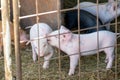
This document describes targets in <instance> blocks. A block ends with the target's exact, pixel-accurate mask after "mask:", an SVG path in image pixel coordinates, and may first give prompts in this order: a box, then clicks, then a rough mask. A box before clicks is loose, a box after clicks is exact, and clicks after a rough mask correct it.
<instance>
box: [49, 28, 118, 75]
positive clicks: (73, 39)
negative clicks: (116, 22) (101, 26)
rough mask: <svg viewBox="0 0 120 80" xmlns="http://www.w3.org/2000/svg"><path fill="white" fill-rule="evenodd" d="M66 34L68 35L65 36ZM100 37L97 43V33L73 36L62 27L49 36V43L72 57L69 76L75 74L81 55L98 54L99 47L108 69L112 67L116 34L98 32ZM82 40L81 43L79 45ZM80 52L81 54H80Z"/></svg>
mask: <svg viewBox="0 0 120 80" xmlns="http://www.w3.org/2000/svg"><path fill="white" fill-rule="evenodd" d="M59 31H60V34H61V35H60V39H59V38H58V32H59ZM63 33H66V34H63ZM98 34H99V37H98V39H99V40H98V41H99V42H97V36H98V35H97V32H93V33H90V34H80V35H78V34H73V33H72V32H71V31H69V30H68V29H66V28H65V27H63V26H62V27H61V28H60V30H56V31H54V32H52V33H50V34H49V36H52V35H55V36H52V37H48V43H49V44H50V45H52V46H55V47H57V48H59V40H60V49H61V50H62V51H64V52H65V53H66V54H67V55H69V57H70V69H69V73H68V74H69V75H72V74H74V71H75V68H76V66H77V63H78V60H79V55H80V56H87V55H93V54H96V53H97V50H98V45H99V52H100V51H104V52H105V54H106V59H105V62H107V66H106V69H110V68H111V67H112V62H113V59H114V45H115V43H116V34H115V33H113V32H110V31H98ZM79 38H80V43H79ZM79 45H80V48H79ZM79 50H80V54H79Z"/></svg>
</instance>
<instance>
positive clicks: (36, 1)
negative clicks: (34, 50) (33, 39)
mask: <svg viewBox="0 0 120 80" xmlns="http://www.w3.org/2000/svg"><path fill="white" fill-rule="evenodd" d="M35 10H36V14H37V16H36V23H38V22H39V16H38V13H39V12H38V0H35ZM37 26H38V27H37V34H38V35H37V36H38V37H39V25H37ZM37 41H38V64H40V57H39V55H40V48H39V47H40V45H39V43H40V39H38V40H37ZM38 73H39V80H41V76H40V75H41V69H40V65H39V66H38Z"/></svg>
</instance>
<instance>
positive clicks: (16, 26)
mask: <svg viewBox="0 0 120 80" xmlns="http://www.w3.org/2000/svg"><path fill="white" fill-rule="evenodd" d="M18 2H19V0H13V17H14V20H13V21H14V41H15V42H14V43H15V60H16V78H17V80H22V69H21V54H20V47H19V46H20V45H19V44H20V43H19V41H20V39H19V5H18Z"/></svg>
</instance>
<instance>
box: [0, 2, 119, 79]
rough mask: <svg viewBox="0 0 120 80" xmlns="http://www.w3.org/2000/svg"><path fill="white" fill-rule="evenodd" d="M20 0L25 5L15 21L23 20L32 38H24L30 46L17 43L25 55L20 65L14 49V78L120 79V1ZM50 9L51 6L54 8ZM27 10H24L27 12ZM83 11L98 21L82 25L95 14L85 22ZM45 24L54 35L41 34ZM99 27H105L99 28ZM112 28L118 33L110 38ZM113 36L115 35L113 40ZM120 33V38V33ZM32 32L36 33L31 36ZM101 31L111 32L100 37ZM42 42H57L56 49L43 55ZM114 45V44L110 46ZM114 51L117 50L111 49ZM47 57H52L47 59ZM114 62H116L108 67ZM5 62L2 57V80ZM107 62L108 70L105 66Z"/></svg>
mask: <svg viewBox="0 0 120 80" xmlns="http://www.w3.org/2000/svg"><path fill="white" fill-rule="evenodd" d="M13 2H14V1H13ZM85 2H88V3H85ZM18 3H19V4H18V5H21V6H20V12H19V13H20V15H17V16H16V17H17V18H16V19H18V20H17V23H19V20H20V25H21V26H22V28H23V27H25V30H28V31H29V32H28V34H29V36H30V39H29V40H26V41H28V43H31V44H30V45H28V46H26V47H25V48H24V49H21V47H20V48H19V47H18V51H19V50H20V55H19V56H17V57H20V58H21V59H20V63H17V61H16V60H17V59H18V58H17V57H16V56H15V55H14V50H15V49H16V48H14V47H13V49H12V76H13V78H15V79H18V80H21V79H23V80H51V79H52V80H58V79H59V80H119V79H120V65H119V62H120V58H119V57H120V55H119V52H120V49H119V45H120V44H119V41H120V40H119V34H118V33H119V32H120V29H119V26H120V23H119V14H120V12H119V11H120V6H119V5H120V4H119V3H120V2H119V1H112V0H108V1H99V0H96V1H94V2H93V1H90V0H88V1H81V0H69V1H68V0H53V1H52V0H44V1H42V0H30V1H29V2H27V4H25V3H26V1H25V3H24V0H20V1H18ZM23 3H24V5H23ZM72 3H73V4H72ZM30 4H31V5H30ZM46 4H47V5H46ZM25 5H26V6H25ZM27 6H28V7H27ZM42 6H44V7H43V8H44V9H41V8H42ZM45 6H46V8H45ZM73 6H74V7H73ZM31 7H34V8H31ZM48 8H50V10H49V9H48ZM52 8H53V9H52ZM14 9H15V8H13V11H14ZM24 10H26V13H25V12H24ZM82 10H83V11H82ZM84 11H86V12H89V13H90V14H87V15H85V14H86V13H84ZM105 11H106V12H105ZM29 12H31V13H29ZM82 12H83V15H85V16H88V15H92V20H94V19H95V20H94V23H95V25H93V26H90V27H87V26H85V27H84V28H82V26H83V25H82V24H83V23H85V22H87V20H88V19H89V17H90V18H91V16H88V18H87V19H85V20H84V16H82ZM13 13H14V12H13ZM69 14H70V16H67V17H66V15H69ZM69 18H71V20H72V21H73V22H72V21H71V22H68V20H69ZM85 18H86V17H85ZM14 19H15V18H14ZM44 19H45V20H44ZM66 20H67V21H66ZM44 21H45V22H44ZM82 21H83V22H82ZM90 21H91V20H88V23H89V22H90ZM14 23H15V22H14ZM25 23H26V24H25ZM41 23H46V24H48V26H50V28H51V29H52V31H51V32H50V33H47V34H45V35H42V34H44V33H45V31H44V29H41V28H42V26H44V24H41ZM72 23H74V24H75V26H74V25H72V28H69V26H71V25H69V24H72ZM88 23H85V25H87V24H88ZM35 24H36V25H35ZM91 24H92V23H90V25H91ZM61 25H64V26H65V27H66V28H68V29H66V28H64V27H63V28H61ZM76 25H77V26H76ZM35 26H36V29H34V30H33V32H32V33H30V31H31V29H32V28H33V27H35ZM45 27H46V25H45V26H44V28H45ZM103 27H105V30H104V29H103ZM100 28H101V29H103V30H100ZM93 29H94V30H93ZM41 30H42V31H41ZM56 30H58V31H56ZM87 30H88V31H90V30H93V32H91V33H87ZM99 30H100V31H99ZM55 31H56V32H55ZM102 31H103V32H104V31H107V33H108V34H107V33H102ZM111 32H113V33H114V36H112V37H111V35H112V34H111ZM90 34H94V35H92V36H89V35H90ZM102 34H104V35H102ZM109 34H110V37H111V38H109ZM117 34H118V36H116V35H117ZM31 35H34V36H36V37H34V38H32V39H31ZM41 35H42V36H41ZM70 35H72V38H70V41H69V40H67V39H68V38H69V37H68V36H70ZM101 35H102V36H105V35H108V36H106V37H104V38H103V39H101ZM66 36H67V38H66ZM82 36H84V37H82ZM85 36H87V37H85ZM32 37H33V36H32ZM64 38H65V39H64ZM94 39H95V40H94ZM110 39H113V40H110ZM50 40H53V43H52V42H50ZM100 40H101V41H100ZM43 41H46V43H47V44H46V43H44V44H46V45H52V46H53V47H52V48H53V55H52V52H48V54H45V55H44V52H43V55H42V52H41V51H42V49H43V50H45V49H46V47H45V46H46V45H42V44H41V43H42V42H43ZM65 41H66V42H65ZM23 42H24V41H23ZM17 43H18V42H17ZM17 43H16V44H17ZM112 43H114V45H107V44H112ZM32 44H33V45H32ZM87 44H88V45H87ZM90 44H91V45H90ZM95 44H96V45H95ZM85 45H86V46H85ZM104 45H107V46H104ZM18 46H19V45H18ZM88 46H89V47H88ZM94 46H95V48H93V49H92V47H94ZM101 46H102V47H101ZM41 47H43V48H41ZM56 47H57V48H56ZM89 48H90V49H89ZM48 49H50V51H52V50H51V48H47V49H46V50H47V51H49V50H48ZM112 49H114V51H113V52H112ZM15 53H16V52H15ZM16 55H17V53H16ZM41 55H42V56H41ZM46 56H49V57H47V58H46ZM113 57H114V59H113ZM109 58H110V59H109ZM112 59H113V62H112ZM18 60H19V59H18ZM105 61H106V63H105ZM110 61H111V62H110ZM111 63H112V66H110V65H111ZM3 64H4V59H3V57H2V56H1V58H0V69H1V72H0V74H1V75H0V78H1V79H2V80H4V75H5V74H4V65H3ZM16 65H21V66H16ZM108 65H109V66H110V67H109V66H108ZM107 66H108V68H107V69H106V67H107ZM20 68H21V69H20ZM109 68H110V69H109ZM18 70H20V71H18ZM18 76H19V77H18Z"/></svg>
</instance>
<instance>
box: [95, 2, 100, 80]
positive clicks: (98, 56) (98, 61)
mask: <svg viewBox="0 0 120 80" xmlns="http://www.w3.org/2000/svg"><path fill="white" fill-rule="evenodd" d="M96 1H97V2H96V3H97V6H96V9H97V15H96V16H97V20H96V21H97V79H98V80H100V74H99V63H100V55H99V24H98V16H99V0H96Z"/></svg>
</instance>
